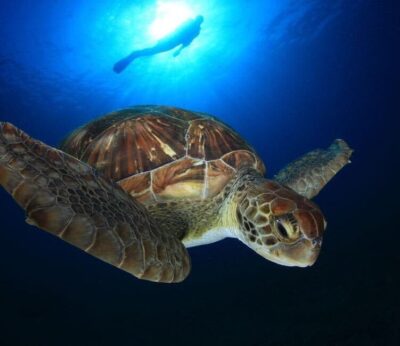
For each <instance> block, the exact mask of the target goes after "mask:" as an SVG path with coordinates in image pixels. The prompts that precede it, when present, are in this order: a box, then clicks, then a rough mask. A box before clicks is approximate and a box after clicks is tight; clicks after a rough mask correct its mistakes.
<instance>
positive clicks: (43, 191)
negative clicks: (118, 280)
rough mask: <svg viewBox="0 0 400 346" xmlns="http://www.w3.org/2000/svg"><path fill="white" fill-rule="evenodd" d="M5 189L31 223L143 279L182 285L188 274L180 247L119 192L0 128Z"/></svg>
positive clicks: (86, 169)
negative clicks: (181, 282)
mask: <svg viewBox="0 0 400 346" xmlns="http://www.w3.org/2000/svg"><path fill="white" fill-rule="evenodd" d="M0 184H1V185H2V186H3V187H4V188H5V189H6V190H7V191H8V192H9V193H10V194H11V195H12V197H13V198H14V199H15V200H16V202H17V203H18V204H19V205H20V206H21V207H22V208H23V209H25V211H26V213H27V222H28V223H30V224H33V225H35V226H37V227H39V228H41V229H43V230H45V231H48V232H50V233H52V234H54V235H56V236H58V237H60V238H61V239H63V240H65V241H67V242H69V243H71V244H73V245H75V246H77V247H78V248H80V249H82V250H84V251H86V252H88V253H90V254H91V255H93V256H95V257H97V258H99V259H101V260H103V261H105V262H108V263H110V264H112V265H114V266H116V267H118V268H120V269H122V270H125V271H127V272H129V273H131V274H133V275H134V276H136V277H138V278H140V279H146V280H151V281H160V282H179V281H182V280H183V279H185V277H186V276H187V275H188V273H189V271H190V258H189V255H188V253H187V251H186V249H185V248H184V246H183V244H182V243H181V241H180V240H179V239H178V238H177V237H176V236H174V235H173V233H172V232H171V234H169V233H166V232H162V231H161V230H160V229H159V228H158V227H157V224H156V223H155V221H154V220H153V219H152V218H151V216H150V215H149V214H148V212H147V210H146V209H145V208H144V207H143V206H142V205H141V204H140V203H138V202H137V201H135V200H134V199H133V198H131V197H130V196H129V195H128V194H127V193H126V192H125V191H123V190H122V189H121V188H120V187H119V186H117V185H116V184H113V183H111V182H109V181H107V180H106V179H104V178H103V177H101V176H99V175H98V174H97V173H96V171H95V170H94V169H93V168H92V167H90V166H88V165H86V164H85V163H83V162H81V161H79V160H77V159H75V158H74V157H72V156H70V155H68V154H66V153H64V152H62V151H59V150H57V149H54V148H51V147H49V146H47V145H45V144H44V143H42V142H39V141H36V140H34V139H32V138H30V137H29V136H28V135H26V134H25V133H24V132H22V131H21V130H19V129H17V128H16V127H14V126H13V125H11V124H9V123H1V122H0Z"/></svg>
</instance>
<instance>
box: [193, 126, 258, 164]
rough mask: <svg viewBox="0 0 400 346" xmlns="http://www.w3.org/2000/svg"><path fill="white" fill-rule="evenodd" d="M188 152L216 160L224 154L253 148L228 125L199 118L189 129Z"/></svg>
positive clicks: (195, 155)
mask: <svg viewBox="0 0 400 346" xmlns="http://www.w3.org/2000/svg"><path fill="white" fill-rule="evenodd" d="M188 144H189V146H188V154H189V155H190V156H191V157H194V158H199V159H205V160H207V161H210V160H216V159H219V158H221V157H222V156H223V155H225V154H227V153H229V152H231V151H235V150H242V149H246V150H249V151H251V148H250V147H249V146H248V145H247V144H246V142H245V141H244V140H243V139H242V138H241V137H240V136H239V135H238V134H236V133H235V132H233V131H232V130H231V129H229V128H228V127H226V126H224V125H222V124H221V123H219V122H217V121H215V120H213V119H207V118H205V119H198V120H194V121H192V122H191V123H190V127H189V131H188Z"/></svg>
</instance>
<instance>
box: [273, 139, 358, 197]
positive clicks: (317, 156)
mask: <svg viewBox="0 0 400 346" xmlns="http://www.w3.org/2000/svg"><path fill="white" fill-rule="evenodd" d="M352 153H353V150H352V149H351V148H350V147H349V146H348V145H347V143H346V142H345V141H344V140H342V139H336V140H335V141H334V142H333V143H332V144H331V145H330V147H329V148H328V149H326V150H322V149H316V150H313V151H310V152H309V153H307V154H305V155H304V156H302V157H300V158H299V159H297V160H295V161H293V162H292V163H290V164H289V165H287V166H286V167H285V168H283V169H282V170H280V171H279V172H278V174H277V175H276V176H275V179H276V180H277V181H278V182H279V183H281V184H283V185H286V186H288V187H290V188H291V189H293V190H294V191H296V192H297V193H299V194H300V195H302V196H304V197H307V198H313V197H314V196H316V195H317V194H318V193H319V192H320V191H321V189H322V188H323V187H324V186H325V185H326V184H327V183H328V182H329V181H330V180H331V179H332V178H333V177H334V176H335V175H336V174H337V173H338V172H339V171H340V170H341V169H342V168H343V167H344V166H346V165H347V164H348V163H350V160H349V159H350V156H351V154H352Z"/></svg>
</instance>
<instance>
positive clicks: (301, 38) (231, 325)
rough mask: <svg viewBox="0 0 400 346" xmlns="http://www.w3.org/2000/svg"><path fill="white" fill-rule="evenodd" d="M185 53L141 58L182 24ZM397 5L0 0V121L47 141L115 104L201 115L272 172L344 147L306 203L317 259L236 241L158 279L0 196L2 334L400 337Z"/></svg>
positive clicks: (245, 341)
mask: <svg viewBox="0 0 400 346" xmlns="http://www.w3.org/2000/svg"><path fill="white" fill-rule="evenodd" d="M196 15H202V16H203V17H204V22H203V23H202V25H201V32H200V34H199V35H198V36H197V37H196V38H195V39H194V40H193V41H192V43H191V44H190V45H189V46H188V47H186V48H185V49H184V50H182V52H181V53H180V54H179V55H178V56H176V57H174V56H173V51H168V52H164V53H160V54H157V55H154V56H146V57H141V58H140V59H137V60H135V61H134V62H133V63H131V64H130V65H129V66H128V67H127V68H126V70H124V71H123V72H122V73H120V74H117V73H114V71H113V65H114V64H115V63H116V62H117V61H118V60H120V59H121V58H123V57H125V56H127V55H128V54H129V53H130V52H131V51H132V50H136V49H144V48H146V47H150V46H152V45H154V44H155V43H156V42H157V40H159V39H160V38H162V37H163V36H165V35H168V34H169V33H171V31H173V30H174V28H176V26H177V25H179V24H180V23H182V22H183V21H184V20H186V19H188V18H193V17H195V16H196ZM399 51H400V10H399V4H398V2H397V1H373V0H370V1H368V0H352V1H346V0H330V1H326V0H307V1H306V0H297V1H296V0H264V1H262V0H257V1H256V0H196V1H195V0H187V1H179V0H176V1H175V0H171V1H168V0H158V1H157V0H154V1H150V0H130V1H128V0H112V1H111V0H103V1H94V0H87V1H70V0H69V1H67V0H58V1H54V0H53V1H50V0H40V1H33V0H31V1H29V0H26V1H22V0H15V1H12V2H11V1H5V0H3V1H1V3H0V121H8V122H12V123H13V124H15V125H16V126H18V127H19V128H21V129H23V130H24V131H26V132H27V133H28V134H29V135H31V136H33V137H34V138H38V139H40V140H41V141H43V142H45V143H47V144H50V145H52V146H57V145H58V144H59V143H60V142H61V141H62V139H63V138H65V136H66V135H67V134H68V133H70V132H71V131H72V130H74V129H75V128H77V127H79V126H80V125H82V124H84V123H86V122H88V121H90V120H93V119H95V118H97V117H99V116H101V115H103V114H106V113H109V112H111V111H114V110H116V109H121V108H125V107H128V106H133V105H142V104H159V105H170V106H176V107H181V108H185V109H189V110H193V111H200V112H205V113H210V114H212V115H214V116H217V117H218V118H219V119H221V120H222V121H224V122H225V123H227V124H229V125H230V126H231V127H233V128H234V129H235V130H236V131H237V132H238V133H240V134H241V135H242V136H243V138H245V139H246V140H247V141H248V142H249V143H250V144H251V145H252V146H253V147H254V148H255V150H256V151H257V152H258V153H259V155H260V156H261V158H262V159H263V160H264V162H265V164H266V166H267V176H269V177H273V175H274V174H276V173H277V172H278V171H279V170H280V169H281V168H282V167H284V166H285V165H286V164H288V163H289V162H291V161H292V160H294V159H295V158H297V157H299V156H300V155H302V154H304V153H306V152H308V151H310V150H313V149H315V148H326V147H328V146H329V144H330V143H331V142H332V141H333V140H334V139H335V138H343V139H345V140H346V141H347V142H348V143H349V145H350V146H351V147H352V148H353V149H354V153H353V156H352V158H351V161H352V163H351V164H350V165H347V166H346V167H345V168H344V169H343V170H342V171H341V172H340V173H339V174H338V175H337V176H336V177H334V178H333V180H332V181H331V182H330V183H329V184H328V185H327V186H326V188H324V189H323V191H322V192H321V193H320V194H319V195H318V196H317V198H316V199H315V201H316V203H317V204H318V205H319V206H320V207H321V209H322V211H323V212H324V215H325V217H326V219H327V222H328V226H327V230H326V234H325V235H324V243H323V246H322V251H321V254H320V256H319V258H318V260H317V262H316V264H315V265H313V266H312V267H308V268H290V267H284V266H279V265H277V264H274V263H272V262H269V261H266V260H265V259H264V258H262V257H261V256H259V255H257V254H256V253H254V252H253V251H252V250H251V249H249V248H247V247H246V246H244V245H243V244H242V243H240V242H239V241H238V240H236V239H226V240H223V241H220V242H216V243H214V244H210V245H206V246H200V247H195V248H191V249H190V250H189V253H190V255H191V258H192V272H191V274H190V275H189V277H188V278H187V279H186V280H185V281H184V282H182V283H180V284H171V285H166V284H156V283H151V282H146V281H142V280H138V279H136V278H134V277H133V276H131V275H129V274H127V273H125V272H123V271H120V270H117V269H115V268H114V267H112V266H110V265H108V264H106V263H104V262H101V261H99V260H97V259H95V258H94V257H92V256H89V255H87V254H85V253H84V252H83V251H81V250H78V249H77V248H75V247H72V246H70V245H68V244H66V243H65V242H62V241H60V240H59V239H57V238H56V237H53V236H51V235H49V234H48V233H46V232H42V231H40V230H38V229H36V228H34V227H32V226H29V225H28V224H26V223H25V221H24V220H25V215H24V212H23V211H22V210H21V209H20V208H19V207H18V205H17V204H16V203H15V202H14V201H13V200H12V198H11V197H10V196H9V195H8V194H7V193H6V192H5V191H4V190H3V189H1V190H0V244H1V251H0V345H73V346H75V345H140V346H141V345H160V344H161V345H205V346H213V345H230V346H233V345H245V346H247V345H249V346H256V345H257V346H264V345H265V346H267V345H363V346H369V345H399V344H400V295H399V294H398V292H399V287H400V277H399V265H400V251H399V245H398V244H399V241H400V223H399V217H398V213H399V211H398V209H399V193H400V191H399V190H400V189H399V183H398V176H399V173H398V172H399V157H400V155H399V147H400V146H399V130H400V129H399V126H398V124H397V122H396V118H397V121H398V116H399V114H400V72H399V70H400V69H399V61H400V54H399Z"/></svg>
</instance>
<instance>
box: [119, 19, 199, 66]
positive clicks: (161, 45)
mask: <svg viewBox="0 0 400 346" xmlns="http://www.w3.org/2000/svg"><path fill="white" fill-rule="evenodd" d="M203 20H204V18H203V16H197V17H196V18H194V19H189V20H187V21H185V22H184V23H182V24H181V25H180V26H179V27H177V28H176V30H175V31H173V32H172V33H170V34H168V35H167V36H165V37H163V38H161V39H160V40H159V41H158V42H157V43H156V45H155V46H153V47H150V48H145V49H140V50H135V51H133V52H132V53H131V54H129V55H128V56H127V57H125V58H123V59H121V60H120V61H118V62H117V63H116V64H115V65H114V68H113V70H114V72H115V73H121V72H122V71H123V70H125V69H126V68H127V67H128V65H129V64H130V63H131V62H132V61H133V60H135V59H136V58H139V57H141V56H148V55H155V54H159V53H162V52H166V51H169V50H171V49H174V48H175V47H177V46H180V47H179V48H178V49H177V50H176V51H175V52H174V54H173V56H174V57H176V56H178V55H179V54H180V53H181V51H182V49H184V48H186V47H188V46H189V45H190V44H191V43H192V41H193V40H194V39H195V38H196V37H197V36H198V35H199V34H200V30H201V27H200V26H201V23H202V22H203Z"/></svg>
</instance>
